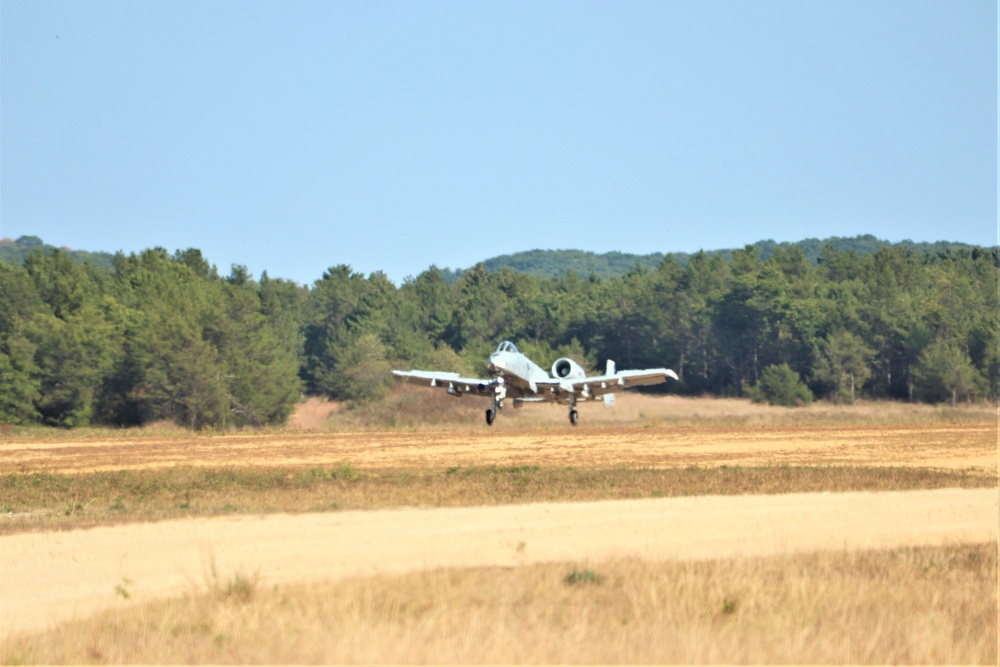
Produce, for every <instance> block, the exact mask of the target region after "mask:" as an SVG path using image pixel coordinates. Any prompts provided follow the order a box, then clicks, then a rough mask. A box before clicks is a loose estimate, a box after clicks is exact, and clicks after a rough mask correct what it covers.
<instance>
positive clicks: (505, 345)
mask: <svg viewBox="0 0 1000 667" xmlns="http://www.w3.org/2000/svg"><path fill="white" fill-rule="evenodd" d="M497 352H514V353H515V354H516V353H517V346H516V345H514V343H512V342H510V341H509V340H505V341H504V342H502V343H500V347H498V348H497Z"/></svg>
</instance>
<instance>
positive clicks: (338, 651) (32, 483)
mask: <svg viewBox="0 0 1000 667" xmlns="http://www.w3.org/2000/svg"><path fill="white" fill-rule="evenodd" d="M629 398H631V396H630V397H623V398H622V400H621V401H620V402H619V408H621V407H623V406H625V409H624V410H623V411H619V410H618V409H617V408H616V410H615V411H607V412H605V411H604V410H603V409H600V410H594V409H591V410H590V411H589V412H585V413H583V416H584V418H585V421H584V423H583V424H582V425H581V426H580V427H579V428H576V429H573V428H571V427H569V426H568V425H567V424H564V423H563V420H565V415H564V413H563V412H564V411H563V410H561V409H551V410H549V409H546V408H547V406H536V408H537V409H534V410H533V408H525V409H524V410H520V411H517V412H516V413H514V412H513V411H508V412H507V413H505V414H504V415H503V416H502V417H501V420H499V421H498V422H497V427H496V428H494V429H493V430H488V429H487V428H486V427H485V425H482V424H480V423H479V421H480V420H481V415H480V414H479V411H478V409H476V408H477V407H478V406H479V403H462V401H453V400H452V399H447V400H449V401H451V403H444V404H443V406H444V407H443V408H442V409H447V410H452V409H460V410H462V411H466V412H468V414H465V412H463V413H462V415H461V419H463V420H464V419H465V418H466V417H467V416H470V417H472V418H473V419H474V420H475V422H474V423H463V422H456V421H454V417H455V414H453V413H449V415H450V417H449V419H451V421H448V420H445V421H444V422H441V423H437V422H435V421H434V419H433V418H432V419H430V420H429V421H426V422H420V423H415V424H402V425H398V426H396V427H394V428H387V427H385V425H384V420H383V422H382V423H383V427H382V428H381V430H380V429H379V428H376V427H375V426H373V425H372V424H374V423H378V421H379V419H382V417H378V416H377V415H378V413H379V411H380V409H382V408H379V407H378V406H375V407H374V408H370V409H368V410H367V411H366V412H364V414H361V412H356V413H355V414H353V415H348V416H345V413H348V412H350V411H349V410H341V409H340V408H339V407H337V406H324V405H321V404H316V403H312V404H310V405H306V406H304V410H303V413H305V412H308V411H311V412H312V414H310V415H307V416H306V417H308V420H311V423H309V424H306V423H305V421H306V417H304V416H303V413H300V415H298V416H297V417H299V418H302V419H301V421H299V422H298V424H297V426H298V430H295V429H293V428H290V429H287V430H284V431H276V432H270V433H234V434H192V433H190V432H185V431H181V430H177V429H174V428H170V427H159V428H156V429H148V430H144V431H125V432H112V431H102V430H92V431H78V432H58V433H50V434H48V435H42V434H40V433H38V432H30V433H24V432H19V431H16V430H11V429H8V431H7V432H6V433H5V434H3V435H2V436H0V465H2V470H0V473H2V475H0V479H2V482H3V486H0V494H2V496H0V503H2V504H3V509H4V513H5V514H4V515H3V516H2V518H0V531H2V532H4V533H6V534H3V535H0V575H2V576H0V633H2V638H0V661H3V662H5V663H9V662H21V661H29V662H63V661H65V662H74V663H75V662H92V661H97V662H106V661H126V662H129V661H131V662H185V661H192V660H193V661H197V662H252V661H263V662H313V661H324V662H442V661H443V662H448V661H455V662H567V661H568V662H595V661H596V662H673V661H680V662H703V661H705V662H772V661H792V662H835V661H856V662H963V663H984V662H985V663H993V664H995V662H996V660H997V647H996V643H997V598H996V583H997V564H996V545H997V523H998V510H997V494H998V492H997V423H996V416H995V413H994V412H992V411H991V410H989V409H983V408H969V409H965V410H958V411H940V410H938V411H934V412H929V411H928V410H925V409H924V408H926V406H902V409H899V408H897V407H896V406H892V407H890V408H887V407H886V406H876V407H877V409H876V407H872V406H867V407H864V408H863V409H862V410H861V411H858V412H851V411H850V409H848V410H845V409H844V408H836V407H834V406H818V408H817V409H816V410H815V411H813V412H811V413H810V412H808V411H801V412H795V411H787V412H782V411H776V410H775V409H768V408H766V407H762V406H751V405H750V404H748V403H741V402H733V403H729V402H725V403H722V402H717V401H691V399H669V400H667V399H650V398H648V397H637V398H638V399H639V402H638V405H639V406H640V407H641V410H640V412H641V413H642V414H641V415H638V414H636V413H635V412H633V413H632V414H633V415H634V416H635V421H634V422H632V423H617V422H615V421H614V419H617V418H618V417H609V416H607V415H612V414H618V415H620V414H621V412H625V414H629V410H635V409H636V406H635V405H633V406H632V407H628V399H629ZM393 400H394V401H395V403H390V404H396V405H398V404H399V402H400V401H408V400H411V398H410V395H409V394H405V393H398V392H397V394H396V395H395V397H394V399H393ZM435 400H436V399H435ZM658 400H662V401H663V402H662V403H657V402H656V401H658ZM677 401H687V402H685V403H680V404H679V403H678V402H677ZM734 403H736V405H734ZM454 404H461V405H459V406H458V407H457V408H453V407H452V406H453V405H454ZM470 405H471V406H472V407H471V408H470V407H468V406H470ZM678 405H682V406H683V408H684V413H685V414H686V415H687V416H683V415H681V414H680V413H679V412H678V410H679V408H678ZM910 408H913V409H912V410H911V409H910ZM779 410H780V409H779ZM931 410H936V409H931ZM727 411H728V412H727ZM887 412H891V414H886V413H887ZM511 413H513V414H511ZM698 413H703V416H701V417H698V418H694V417H692V416H691V415H693V414H698ZM877 414H882V418H883V419H882V421H881V422H879V421H878V417H877ZM365 415H367V416H365ZM373 415H374V416H373ZM508 417H509V419H508ZM348 426H350V427H351V428H347V427H348ZM352 429H354V430H352ZM762 494H766V495H762ZM381 508H386V509H381ZM220 514H221V515H225V516H218V515H220ZM119 524H121V525H119ZM82 526H99V527H94V528H91V529H88V530H65V529H66V528H78V527H82ZM50 529H62V530H60V531H59V532H39V531H48V530H50ZM976 544H978V545H980V546H963V545H976ZM794 554H801V555H794ZM810 554H811V555H810ZM713 568H714V569H713ZM573 573H576V575H574V576H577V579H576V580H574V581H572V582H569V581H568V580H567V579H566V577H569V578H570V579H572V578H573V577H570V575H572V574H573ZM831 573H833V575H831ZM730 575H731V576H730ZM577 582H580V583H581V585H576V583H577ZM983 582H986V584H989V585H983ZM177 596H183V599H175V600H174V601H172V602H171V601H166V600H167V599H168V598H177ZM331 605H333V606H331ZM108 608H110V609H111V611H110V612H109V613H111V614H112V616H110V617H103V618H96V617H95V618H94V620H88V619H89V618H90V616H91V615H92V614H93V613H96V612H100V611H101V610H102V609H108ZM71 619H76V621H77V622H76V623H74V624H72V625H62V623H63V622H65V621H69V620H71ZM984 619H985V620H984ZM465 621H469V622H470V624H469V625H468V630H469V631H468V632H466V631H465V629H466V626H465V625H464V624H463V623H464V622H465ZM265 626H266V627H265ZM458 627H462V628H463V630H462V632H458V631H457V630H456V628H458ZM662 628H668V629H669V631H668V632H667V633H666V634H664V633H663V632H662ZM38 632H43V634H40V635H39V634H33V633H38ZM25 633H27V634H25ZM137 636H139V637H142V638H143V639H142V640H141V641H140V640H138V639H136V637H137ZM288 637H295V638H296V639H295V641H294V642H290V641H287V638H288ZM918 637H919V639H918ZM514 638H527V640H530V641H517V640H516V639H514ZM137 644H141V645H143V646H149V647H150V652H145V653H139V652H135V651H134V650H133V649H131V648H129V647H132V646H135V645H137ZM289 647H294V648H296V649H297V650H294V651H292V652H287V651H288V648H289ZM43 648H44V650H43Z"/></svg>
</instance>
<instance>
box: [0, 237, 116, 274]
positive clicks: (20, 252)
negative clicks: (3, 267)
mask: <svg viewBox="0 0 1000 667" xmlns="http://www.w3.org/2000/svg"><path fill="white" fill-rule="evenodd" d="M36 250H41V251H42V252H44V253H45V254H46V255H50V254H52V251H53V250H56V247H55V246H51V245H48V244H46V243H45V242H44V241H42V239H40V238H38V237H37V236H21V237H18V239H17V240H16V241H14V240H11V239H0V262H13V263H14V264H24V258H25V257H27V256H28V255H29V254H31V253H32V252H34V251H36ZM59 250H62V251H63V252H64V253H66V254H67V255H69V256H70V258H71V259H73V261H75V262H76V263H77V264H84V263H87V262H89V263H91V264H93V265H94V266H97V267H100V268H102V269H113V268H114V266H115V265H114V262H113V259H114V254H113V253H110V252H87V251H86V250H71V249H69V248H65V247H64V248H59Z"/></svg>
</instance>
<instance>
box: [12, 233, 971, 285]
mask: <svg viewBox="0 0 1000 667" xmlns="http://www.w3.org/2000/svg"><path fill="white" fill-rule="evenodd" d="M753 245H754V246H756V247H757V249H758V250H760V258H761V260H763V261H767V260H768V259H769V258H770V257H771V256H772V255H773V254H774V252H775V250H776V249H779V248H780V249H783V250H788V249H789V248H791V247H792V246H798V247H799V249H800V250H801V251H802V253H803V254H804V255H805V256H806V258H807V259H808V260H809V262H810V263H812V264H816V261H817V260H818V259H819V256H820V255H821V254H822V252H823V248H824V246H827V245H832V246H833V247H834V249H836V250H837V251H839V252H851V251H853V252H855V253H857V254H858V255H871V254H874V253H876V252H878V250H879V248H882V247H884V246H898V247H906V248H909V249H911V250H913V251H914V252H915V253H917V254H925V253H937V252H946V251H949V250H950V251H956V250H963V251H968V250H972V249H974V248H977V247H979V246H974V245H970V244H968V243H952V242H950V241H936V242H934V243H923V242H922V243H914V242H913V241H900V242H899V243H890V242H889V241H884V240H882V239H879V238H876V237H875V236H872V235H871V234H864V235H861V236H855V237H851V238H847V237H839V236H832V237H830V238H826V239H805V240H803V241H798V242H795V243H789V242H785V243H777V242H776V241H772V240H770V239H768V240H764V241H757V242H756V243H754V244H753ZM39 248H40V249H42V251H43V252H45V253H46V254H50V253H51V252H52V251H53V250H54V249H55V246H51V245H48V244H46V243H44V242H43V241H42V239H40V238H38V237H37V236H21V237H20V238H18V239H17V240H11V239H9V238H7V239H0V262H14V263H16V264H23V263H24V258H25V257H27V256H28V254H29V253H31V252H32V251H35V250H38V249H39ZM60 250H62V251H63V252H65V253H66V254H68V255H69V256H70V258H72V259H73V260H74V261H76V262H77V263H80V264H82V263H85V262H89V263H91V264H93V265H94V266H97V267H100V268H105V269H111V268H113V267H114V263H113V259H114V254H113V253H108V252H87V251H84V250H70V249H69V248H60ZM734 250H735V249H734V248H729V249H724V250H706V251H705V254H706V255H721V256H722V257H723V258H724V259H725V260H726V261H727V262H728V261H729V260H730V259H731V258H732V256H733V251H734ZM671 254H672V255H673V256H674V258H675V259H676V260H677V261H678V262H679V263H680V264H681V265H682V266H687V263H688V260H689V259H690V258H691V254H690V253H684V252H675V253H671ZM664 257H666V253H662V252H654V253H650V254H648V255H636V254H631V253H624V252H605V253H595V252H587V251H584V250H526V251H524V252H518V253H514V254H512V255H499V256H497V257H492V258H490V259H487V260H484V261H483V262H482V264H483V267H484V268H485V269H486V270H487V271H499V270H500V269H503V268H505V267H506V268H509V269H512V270H514V271H517V272H518V273H528V274H531V275H535V276H539V277H542V278H554V277H557V276H563V275H565V274H566V273H568V272H569V271H572V272H574V273H575V274H577V275H578V276H580V277H587V276H590V275H591V274H594V275H597V276H600V277H602V278H615V277H618V276H621V275H623V274H624V273H625V272H627V271H630V270H631V269H634V268H635V267H636V266H642V267H643V268H646V269H655V268H656V267H657V266H659V265H660V263H661V262H662V261H663V259H664ZM462 272H463V269H442V270H441V274H442V277H443V278H444V280H445V282H446V283H449V284H450V283H453V282H455V281H456V280H458V278H459V277H460V276H461V275H462Z"/></svg>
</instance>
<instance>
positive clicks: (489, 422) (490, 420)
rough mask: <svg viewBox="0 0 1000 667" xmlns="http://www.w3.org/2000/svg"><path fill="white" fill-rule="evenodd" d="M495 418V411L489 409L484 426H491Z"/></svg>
mask: <svg viewBox="0 0 1000 667" xmlns="http://www.w3.org/2000/svg"><path fill="white" fill-rule="evenodd" d="M496 418H497V411H496V410H494V409H493V408H490V409H489V410H487V411H486V425H487V426H493V420H494V419H496Z"/></svg>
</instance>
